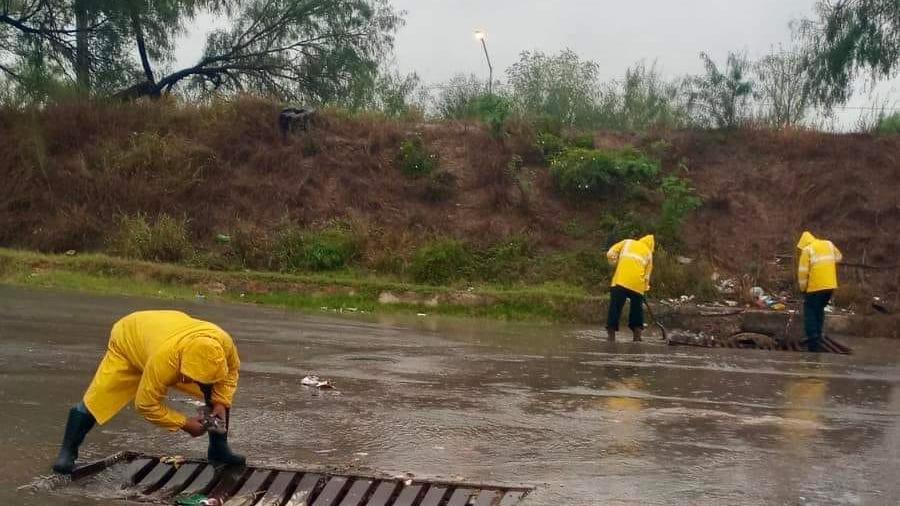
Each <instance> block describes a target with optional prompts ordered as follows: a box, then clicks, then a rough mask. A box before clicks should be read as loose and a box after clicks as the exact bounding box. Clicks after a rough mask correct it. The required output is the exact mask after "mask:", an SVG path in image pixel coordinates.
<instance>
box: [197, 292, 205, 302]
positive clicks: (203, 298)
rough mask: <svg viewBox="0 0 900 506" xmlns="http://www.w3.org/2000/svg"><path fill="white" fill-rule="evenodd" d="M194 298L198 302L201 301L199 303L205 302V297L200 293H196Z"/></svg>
mask: <svg viewBox="0 0 900 506" xmlns="http://www.w3.org/2000/svg"><path fill="white" fill-rule="evenodd" d="M195 298H196V299H197V300H198V301H201V302H202V301H205V300H206V295H203V294H202V293H198V294H197V295H196V297H195Z"/></svg>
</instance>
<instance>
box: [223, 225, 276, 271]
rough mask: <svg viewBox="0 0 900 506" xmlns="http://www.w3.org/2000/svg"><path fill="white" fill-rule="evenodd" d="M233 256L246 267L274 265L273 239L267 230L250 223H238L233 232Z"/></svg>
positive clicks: (271, 266)
mask: <svg viewBox="0 0 900 506" xmlns="http://www.w3.org/2000/svg"><path fill="white" fill-rule="evenodd" d="M229 248H230V251H229V253H230V254H231V256H233V257H234V260H235V261H236V262H237V263H238V264H240V266H241V267H243V268H245V269H271V268H273V267H274V265H273V259H272V252H273V245H272V241H271V239H270V238H269V236H268V235H267V234H266V232H265V231H264V230H262V229H260V228H259V227H257V226H255V225H253V224H250V223H238V224H237V225H236V226H235V227H234V228H233V229H232V232H231V242H230V243H229Z"/></svg>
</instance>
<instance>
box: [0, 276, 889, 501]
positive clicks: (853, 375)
mask: <svg viewBox="0 0 900 506" xmlns="http://www.w3.org/2000/svg"><path fill="white" fill-rule="evenodd" d="M149 308H178V309H182V310H184V311H186V312H188V313H190V314H193V315H195V316H197V317H200V318H205V319H209V320H211V321H214V322H216V323H218V324H220V325H221V326H222V327H224V328H225V329H226V330H228V331H229V332H231V334H232V335H233V336H234V337H235V339H236V342H237V344H238V348H239V351H240V354H241V358H242V361H243V365H242V371H241V381H240V387H239V390H238V395H237V398H236V405H235V408H234V411H233V414H232V434H231V442H232V446H233V447H234V448H235V450H237V451H241V452H243V453H246V454H247V456H248V460H249V461H250V462H251V463H253V464H257V465H269V466H301V465H304V464H315V465H328V466H334V467H340V468H342V469H345V470H347V471H348V472H353V471H357V472H360V473H364V474H371V473H378V474H381V473H387V474H389V475H400V474H405V473H412V474H413V475H415V476H416V477H420V478H426V477H427V478H440V479H445V480H466V481H475V482H495V483H502V484H508V485H519V484H525V485H533V486H536V487H537V490H536V491H535V492H534V493H533V494H532V495H531V496H529V498H528V499H527V500H526V502H525V504H533V505H545V504H546V505H593V504H609V505H620V504H642V505H672V504H712V505H719V504H722V505H726V504H728V505H731V504H742V505H754V504H872V505H889V504H898V503H900V480H897V469H898V468H900V367H898V365H897V364H898V359H900V342H897V341H888V340H878V339H871V340H857V341H850V342H849V344H850V345H851V346H852V347H853V348H854V350H855V351H856V353H855V354H854V355H852V356H836V355H821V356H820V355H811V354H803V353H787V352H763V351H742V350H732V349H693V348H670V347H667V346H663V345H660V344H654V343H652V342H647V343H643V344H632V343H618V344H607V343H606V342H605V341H603V340H601V333H600V332H598V331H590V330H581V329H577V328H572V327H561V326H551V325H534V324H528V325H524V324H502V323H485V322H483V321H475V320H439V319H435V318H432V317H425V318H414V319H407V318H400V317H378V318H377V319H371V320H362V319H332V318H328V317H322V316H308V315H302V314H298V313H290V312H285V311H280V310H273V309H261V308H257V307H252V306H242V305H215V304H196V305H195V304H188V303H173V302H166V301H158V300H146V299H137V298H109V297H94V296H86V295H82V294H69V293H55V292H47V291H31V290H24V289H18V288H9V287H0V412H2V414H3V416H2V417H0V424H2V425H0V429H2V430H0V455H2V460H0V504H34V505H37V504H49V503H50V502H52V503H53V504H66V505H88V504H115V501H112V500H110V499H104V498H102V497H97V496H91V494H90V493H87V491H82V492H84V493H83V494H82V493H79V490H78V488H77V487H73V488H72V489H69V490H66V491H65V492H64V493H58V494H57V495H55V496H52V500H51V498H50V496H48V495H47V494H34V493H30V492H23V491H17V487H18V486H19V485H22V484H24V483H28V482H29V481H31V479H32V478H33V477H35V476H37V475H40V474H46V472H47V470H48V468H49V465H50V462H51V461H52V459H53V457H54V456H55V452H56V450H57V447H58V444H59V442H60V440H61V437H62V430H63V424H64V422H65V416H66V412H67V410H68V408H69V406H70V405H71V404H73V403H75V402H77V401H78V400H79V398H80V395H81V394H82V392H83V390H84V388H85V387H86V386H87V384H88V382H89V381H90V379H91V377H92V375H93V372H94V368H95V367H96V365H97V363H98V362H99V360H100V357H101V356H102V354H103V351H104V348H105V342H106V339H107V336H108V332H109V327H110V326H111V325H112V323H113V322H114V321H115V320H116V319H117V318H119V317H121V316H122V315H124V314H126V313H128V312H130V311H134V310H138V309H149ZM308 373H315V374H318V375H319V376H320V377H321V378H323V379H327V380H330V381H332V382H333V383H334V385H335V386H336V387H337V388H336V390H333V391H320V390H316V389H310V388H308V387H304V386H302V385H301V384H300V382H301V379H302V378H303V377H304V376H305V375H306V374H308ZM172 397H173V400H172V405H173V406H175V407H178V408H179V409H182V410H184V411H190V410H193V408H192V407H191V406H190V405H188V404H187V403H184V402H181V401H179V400H178V398H179V397H180V396H179V395H178V394H174V393H173V395H172ZM126 449H127V450H135V451H141V452H146V453H152V454H160V455H163V454H165V455H187V456H202V455H203V454H204V451H205V441H203V440H202V439H197V440H192V439H190V438H189V437H188V436H186V435H184V434H182V433H167V432H164V431H161V430H159V429H156V428H154V427H153V426H151V425H149V424H148V423H145V422H143V421H142V420H141V419H140V418H139V417H138V416H136V415H135V414H134V412H133V411H131V410H130V409H128V410H126V411H124V412H123V413H122V414H120V415H119V416H118V417H117V418H115V419H114V420H113V421H112V422H110V423H109V424H107V425H105V426H103V427H99V428H95V429H94V431H92V432H91V433H90V434H89V435H88V437H87V440H86V442H85V445H84V447H83V449H82V451H81V456H82V459H83V460H89V459H92V458H99V457H103V456H106V455H109V454H111V453H114V452H116V451H120V450H126Z"/></svg>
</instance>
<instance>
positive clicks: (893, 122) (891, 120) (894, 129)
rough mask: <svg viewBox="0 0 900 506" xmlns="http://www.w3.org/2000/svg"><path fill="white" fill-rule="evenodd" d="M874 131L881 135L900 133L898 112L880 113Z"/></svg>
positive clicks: (899, 113) (899, 115)
mask: <svg viewBox="0 0 900 506" xmlns="http://www.w3.org/2000/svg"><path fill="white" fill-rule="evenodd" d="M875 132H877V133H879V134H882V135H894V134H900V112H895V113H893V114H891V115H881V117H879V118H878V125H877V126H876V127H875Z"/></svg>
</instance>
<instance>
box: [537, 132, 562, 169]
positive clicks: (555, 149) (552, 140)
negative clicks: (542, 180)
mask: <svg viewBox="0 0 900 506" xmlns="http://www.w3.org/2000/svg"><path fill="white" fill-rule="evenodd" d="M536 144H537V149H538V150H539V151H540V152H541V155H543V157H544V160H545V161H547V162H549V161H550V160H552V159H553V157H555V156H556V155H558V154H559V153H561V152H562V150H563V149H565V148H566V145H565V143H564V142H563V140H562V138H560V137H559V136H558V135H555V134H552V133H550V132H541V133H539V134H538V135H537V142H536Z"/></svg>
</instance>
